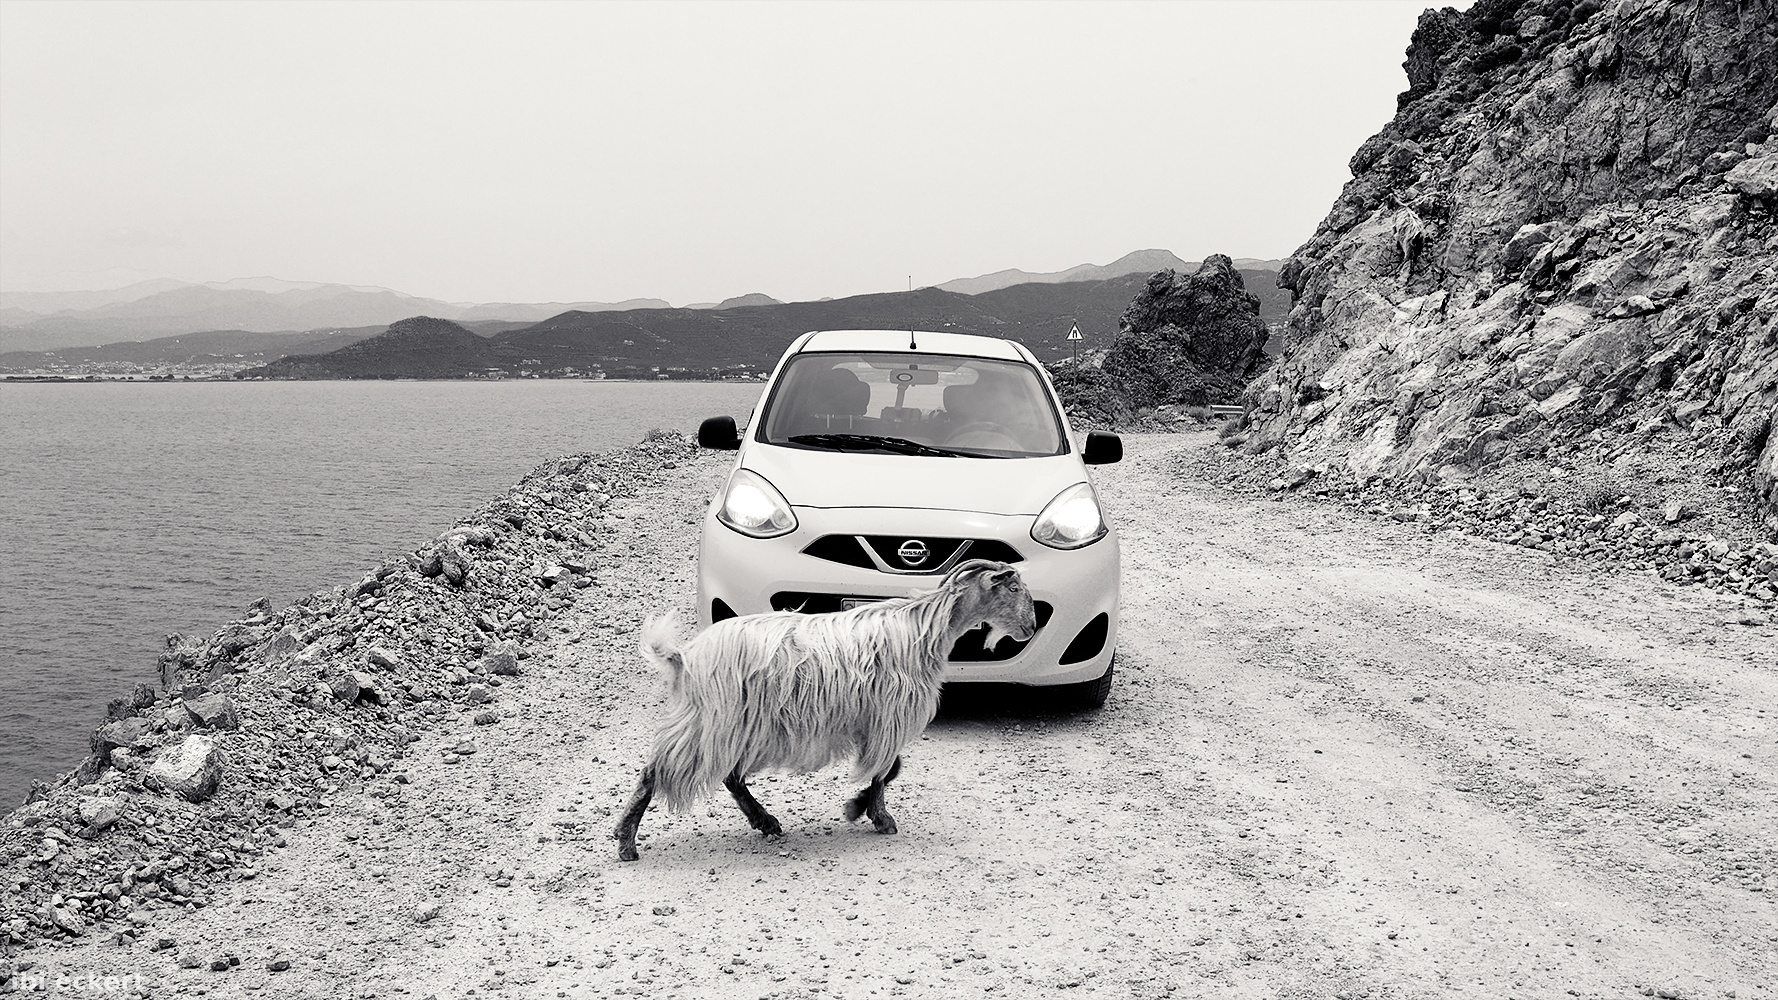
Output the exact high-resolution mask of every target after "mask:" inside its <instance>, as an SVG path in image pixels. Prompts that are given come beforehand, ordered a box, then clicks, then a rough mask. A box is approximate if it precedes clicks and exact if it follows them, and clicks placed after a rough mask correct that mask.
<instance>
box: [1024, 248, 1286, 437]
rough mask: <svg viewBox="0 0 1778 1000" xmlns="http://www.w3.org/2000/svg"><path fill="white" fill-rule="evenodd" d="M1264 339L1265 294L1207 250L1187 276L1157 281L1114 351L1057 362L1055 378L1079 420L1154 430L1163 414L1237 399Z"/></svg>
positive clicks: (1259, 360)
mask: <svg viewBox="0 0 1778 1000" xmlns="http://www.w3.org/2000/svg"><path fill="white" fill-rule="evenodd" d="M1266 337H1267V332H1266V324H1265V322H1264V321H1262V320H1261V319H1260V301H1259V298H1258V297H1257V296H1255V295H1254V294H1252V293H1251V292H1249V291H1247V289H1246V287H1245V285H1244V283H1243V282H1242V279H1241V272H1240V271H1238V270H1236V269H1235V266H1234V262H1233V261H1232V260H1230V259H1229V258H1228V257H1227V256H1225V255H1223V254H1211V255H1210V256H1209V257H1207V258H1205V260H1204V263H1203V264H1202V265H1200V266H1199V267H1198V269H1197V270H1196V271H1194V272H1192V273H1191V274H1179V273H1177V272H1175V271H1173V270H1170V269H1169V270H1165V271H1160V272H1158V273H1156V274H1153V275H1151V276H1150V277H1149V279H1148V282H1147V284H1145V285H1144V286H1143V287H1142V289H1141V290H1140V291H1138V292H1137V293H1136V297H1135V298H1134V299H1133V300H1132V301H1131V302H1130V305H1129V306H1128V307H1127V308H1126V309H1125V310H1124V312H1123V316H1122V317H1121V318H1120V320H1119V321H1118V334H1117V336H1116V337H1115V338H1114V339H1113V340H1112V342H1111V345H1110V346H1109V347H1107V348H1106V349H1104V350H1103V351H1095V352H1093V353H1092V354H1091V355H1089V356H1087V357H1084V358H1082V359H1081V360H1080V362H1079V363H1072V362H1071V363H1068V364H1057V365H1055V366H1053V369H1052V376H1053V377H1054V379H1055V383H1056V389H1057V391H1058V392H1059V393H1060V394H1061V397H1062V402H1063V405H1065V406H1066V407H1067V408H1068V413H1069V415H1070V417H1073V418H1075V419H1077V420H1078V421H1079V422H1082V423H1085V424H1090V425H1096V426H1106V427H1117V428H1120V429H1131V428H1135V427H1143V428H1145V429H1158V428H1157V427H1155V426H1154V423H1155V419H1156V418H1154V411H1155V410H1157V409H1158V408H1162V407H1165V408H1168V409H1173V408H1177V407H1194V406H1196V407H1202V406H1207V405H1209V404H1211V403H1229V402H1232V401H1234V400H1235V399H1236V398H1237V397H1238V396H1239V395H1240V393H1241V389H1242V387H1243V386H1245V385H1246V384H1247V381H1248V380H1249V379H1250V378H1252V377H1253V375H1254V373H1255V372H1257V371H1258V370H1259V369H1260V366H1261V365H1262V364H1263V363H1264V361H1265V360H1266V355H1265V346H1266ZM1159 420H1160V421H1161V422H1165V420H1166V417H1165V416H1162V417H1161V418H1159Z"/></svg>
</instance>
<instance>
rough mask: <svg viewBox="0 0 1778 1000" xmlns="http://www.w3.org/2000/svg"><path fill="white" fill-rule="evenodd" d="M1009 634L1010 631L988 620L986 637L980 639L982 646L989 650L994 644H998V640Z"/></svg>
mask: <svg viewBox="0 0 1778 1000" xmlns="http://www.w3.org/2000/svg"><path fill="white" fill-rule="evenodd" d="M1009 635H1012V633H1011V632H1008V631H1006V630H1005V629H1003V628H1001V627H1000V626H998V625H996V624H994V623H993V622H989V623H988V634H987V636H986V637H984V638H983V639H982V648H983V649H988V650H991V649H993V648H994V647H995V646H998V645H1000V640H1002V639H1004V638H1006V637H1007V636H1009Z"/></svg>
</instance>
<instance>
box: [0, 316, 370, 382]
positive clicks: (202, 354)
mask: <svg viewBox="0 0 1778 1000" xmlns="http://www.w3.org/2000/svg"><path fill="white" fill-rule="evenodd" d="M387 329H388V327H386V326H364V327H354V328H350V329H340V330H310V331H307V332H303V333H252V332H249V331H247V330H207V331H204V332H202V333H186V334H180V335H179V336H177V337H160V338H157V339H154V340H126V341H120V342H118V343H115V344H103V345H98V346H93V347H68V348H63V349H61V350H58V351H11V352H8V353H5V354H0V371H3V370H7V369H33V370H44V369H51V368H56V367H60V366H76V365H88V366H93V367H96V368H99V369H101V370H102V369H104V368H106V367H110V366H115V367H117V368H119V369H124V368H127V367H128V366H132V365H139V366H147V367H161V366H174V365H214V364H224V363H233V364H235V365H237V366H240V367H246V366H250V365H261V364H265V363H267V362H269V361H273V360H276V359H278V358H281V357H283V356H285V355H287V354H321V353H325V352H328V351H333V350H338V349H339V348H341V347H344V346H346V345H347V344H353V343H357V342H358V341H360V340H368V339H369V338H371V337H374V336H377V335H378V334H381V333H383V332H384V331H385V330H387Z"/></svg>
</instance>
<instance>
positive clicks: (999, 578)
mask: <svg viewBox="0 0 1778 1000" xmlns="http://www.w3.org/2000/svg"><path fill="white" fill-rule="evenodd" d="M1018 578H1019V571H1018V570H1016V569H1013V568H1012V567H1011V566H1008V567H1006V568H1005V569H998V570H995V571H994V572H992V573H989V574H988V575H987V576H986V577H985V578H984V579H985V581H986V582H987V584H988V586H990V587H1001V586H1005V585H1006V584H1007V582H1009V581H1016V580H1017V579H1018Z"/></svg>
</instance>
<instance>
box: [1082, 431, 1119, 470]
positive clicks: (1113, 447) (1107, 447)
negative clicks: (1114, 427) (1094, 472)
mask: <svg viewBox="0 0 1778 1000" xmlns="http://www.w3.org/2000/svg"><path fill="white" fill-rule="evenodd" d="M1123 457H1124V439H1123V438H1120V437H1118V436H1117V435H1116V434H1107V433H1105V432H1104V431H1087V446H1086V447H1085V448H1082V449H1081V450H1080V460H1081V461H1083V462H1085V463H1087V464H1088V465H1110V464H1111V463H1113V462H1116V461H1119V460H1121V459H1122V458H1123Z"/></svg>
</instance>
